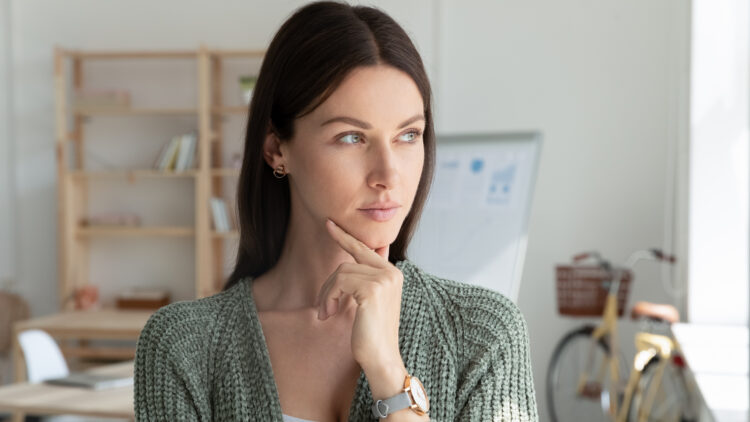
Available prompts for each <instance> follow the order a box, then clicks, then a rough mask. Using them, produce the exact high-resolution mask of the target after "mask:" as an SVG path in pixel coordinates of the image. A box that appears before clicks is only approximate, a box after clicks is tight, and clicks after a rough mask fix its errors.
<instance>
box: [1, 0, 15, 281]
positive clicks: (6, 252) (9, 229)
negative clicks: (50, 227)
mask: <svg viewBox="0 0 750 422" xmlns="http://www.w3.org/2000/svg"><path fill="white" fill-rule="evenodd" d="M10 23H11V20H10V0H0V203H2V204H6V206H2V207H0V287H2V286H8V285H10V283H11V281H12V280H13V279H14V276H15V261H14V259H13V255H14V244H15V236H14V231H13V220H14V218H13V207H14V205H15V204H16V202H15V195H14V192H13V190H14V188H15V183H14V182H13V170H14V168H15V166H14V164H15V163H14V161H13V159H12V156H13V146H14V143H13V142H12V141H11V140H12V136H13V126H12V123H13V121H12V120H11V117H10V116H11V103H12V98H11V96H10V93H11V89H10V88H11V86H10V83H11V74H10V70H11V69H10V67H11V63H10V58H11V56H10V48H9V47H10V43H11V40H10V36H11V26H10Z"/></svg>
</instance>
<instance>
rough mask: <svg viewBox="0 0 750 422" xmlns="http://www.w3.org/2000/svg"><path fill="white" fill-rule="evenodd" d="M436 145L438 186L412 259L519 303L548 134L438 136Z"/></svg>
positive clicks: (443, 275)
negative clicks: (529, 227) (536, 183)
mask: <svg viewBox="0 0 750 422" xmlns="http://www.w3.org/2000/svg"><path fill="white" fill-rule="evenodd" d="M436 143H437V147H436V160H435V173H434V176H433V183H432V186H431V188H430V193H429V195H428V199H427V202H426V203H425V208H424V210H423V212H422V217H421V219H420V221H419V224H418V226H417V229H416V230H415V232H414V236H413V237H412V241H411V243H410V245H409V248H408V258H409V260H411V261H413V262H414V263H415V264H417V265H418V266H419V267H420V268H422V269H423V270H425V271H426V272H428V273H430V274H432V275H435V276H437V277H440V278H448V279H452V280H455V281H460V282H464V283H469V284H475V285H479V286H484V287H487V288H490V289H492V290H495V291H498V292H500V293H502V294H504V295H505V296H507V297H508V298H510V299H511V300H512V301H513V302H517V300H518V291H519V288H520V283H521V272H522V271H523V262H524V257H525V255H526V239H527V231H528V221H529V214H530V211H531V199H532V197H533V191H534V184H535V182H536V175H537V169H538V165H539V157H540V153H541V148H542V135H541V133H540V132H518V133H494V134H467V135H443V136H441V135H438V136H437V139H436Z"/></svg>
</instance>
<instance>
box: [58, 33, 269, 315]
mask: <svg viewBox="0 0 750 422" xmlns="http://www.w3.org/2000/svg"><path fill="white" fill-rule="evenodd" d="M264 55H265V50H220V49H210V48H207V47H206V46H200V47H199V48H197V49H195V50H174V51H80V50H69V49H64V48H61V47H56V48H55V72H54V77H55V84H54V87H55V112H56V133H57V135H56V136H57V139H56V155H57V157H56V159H57V165H58V166H57V180H58V204H59V205H58V207H59V208H58V222H59V236H58V241H59V252H58V253H59V256H58V258H59V259H58V262H59V283H60V289H59V291H60V297H59V301H60V309H61V310H62V311H68V310H73V308H74V305H73V302H72V301H71V300H69V298H70V297H71V295H72V293H73V292H74V291H75V289H76V288H78V287H81V286H83V285H86V284H88V282H89V254H90V250H91V247H92V246H91V245H90V239H92V238H97V237H143V238H144V241H148V238H153V237H189V238H192V239H193V241H194V243H195V292H196V298H200V297H206V296H210V295H212V294H215V293H217V292H218V291H219V290H220V289H221V287H222V286H223V282H224V274H223V267H222V263H223V262H224V258H225V254H226V253H227V251H226V250H225V241H226V240H227V239H238V238H239V235H238V233H237V232H236V230H235V231H233V232H230V233H217V232H215V231H213V230H212V229H211V227H212V224H211V214H210V205H209V198H210V197H211V196H221V197H223V196H225V192H223V185H224V183H223V181H224V180H225V178H235V179H236V178H237V177H238V176H239V170H238V169H235V168H229V167H227V165H226V163H222V140H223V138H224V135H225V134H224V133H223V128H222V126H223V125H222V119H223V117H224V116H225V115H231V114H235V115H236V114H240V115H241V114H245V113H247V107H246V106H234V105H225V104H224V102H223V98H222V82H223V80H222V74H223V69H224V60H225V59H227V58H257V59H261V60H262V58H263V56H264ZM150 58H154V59H171V58H175V59H193V60H195V65H196V70H197V81H196V84H197V85H196V86H194V87H191V88H196V87H197V94H198V95H197V98H198V101H197V104H193V105H190V104H188V105H187V106H186V107H170V108H153V107H133V108H122V109H119V108H114V109H113V108H111V107H110V108H108V107H102V108H96V107H85V108H82V107H74V106H73V104H72V102H71V101H70V99H69V97H70V96H69V92H68V91H69V85H70V86H72V87H73V89H80V88H83V87H84V86H85V75H84V73H83V64H84V63H85V62H87V61H92V60H112V59H119V60H122V59H150ZM112 87H113V88H116V87H117V81H116V80H113V81H112ZM99 116H110V117H116V116H195V118H196V119H197V120H196V127H197V129H198V144H197V149H196V162H197V166H196V167H195V168H193V169H189V170H185V171H181V172H162V171H158V170H154V169H150V168H133V169H124V170H123V169H117V170H98V171H94V170H86V166H85V163H84V154H83V150H84V148H83V147H84V144H85V139H84V132H85V131H84V124H85V122H86V121H88V120H89V119H96V118H97V117H99ZM69 126H70V127H69ZM71 144H72V148H71ZM71 150H72V151H71ZM118 179H124V180H128V181H130V182H132V183H148V182H149V180H153V179H163V180H169V179H189V180H192V181H193V183H194V187H195V204H194V206H195V221H194V224H193V225H190V226H180V225H176V226H138V227H86V226H81V225H80V224H79V223H78V221H79V218H80V217H82V216H85V215H86V213H87V209H88V196H89V186H88V184H89V182H90V181H94V180H97V181H99V180H102V181H111V180H118ZM166 183H169V182H166ZM226 193H229V194H233V192H226Z"/></svg>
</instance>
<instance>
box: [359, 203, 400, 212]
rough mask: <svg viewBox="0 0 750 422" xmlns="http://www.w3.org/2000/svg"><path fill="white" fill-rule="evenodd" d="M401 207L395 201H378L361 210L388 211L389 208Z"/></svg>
mask: <svg viewBox="0 0 750 422" xmlns="http://www.w3.org/2000/svg"><path fill="white" fill-rule="evenodd" d="M400 206H401V204H399V203H398V202H395V201H378V202H373V203H370V204H367V205H365V206H364V207H362V208H360V209H361V210H373V209H380V210H386V209H389V208H398V207H400Z"/></svg>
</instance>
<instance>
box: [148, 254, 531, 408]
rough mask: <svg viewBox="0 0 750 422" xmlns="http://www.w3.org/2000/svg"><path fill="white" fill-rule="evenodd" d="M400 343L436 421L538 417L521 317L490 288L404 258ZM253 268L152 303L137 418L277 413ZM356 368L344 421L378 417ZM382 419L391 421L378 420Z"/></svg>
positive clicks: (514, 307)
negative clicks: (185, 296)
mask: <svg viewBox="0 0 750 422" xmlns="http://www.w3.org/2000/svg"><path fill="white" fill-rule="evenodd" d="M395 265H396V267H397V268H398V269H399V270H401V272H402V273H403V275H404V283H403V288H402V299H401V315H400V322H399V347H400V350H401V357H402V358H403V360H404V365H405V366H406V369H407V370H408V371H409V373H410V374H412V375H415V376H417V377H418V378H419V379H420V380H421V381H422V384H423V385H424V387H425V390H426V392H427V394H428V396H429V397H430V412H429V415H430V419H431V420H433V421H477V422H488V421H537V420H538V419H539V417H538V414H537V405H536V394H535V391H534V383H533V377H532V370H531V358H530V350H529V337H528V331H527V327H526V321H525V319H524V317H523V315H522V314H521V312H520V310H519V308H518V307H517V306H516V305H515V304H514V303H513V302H512V301H511V300H510V299H508V298H507V297H506V296H504V295H502V294H501V293H499V292H496V291H494V290H491V289H488V288H484V287H481V286H476V285H472V284H468V283H461V282H457V281H453V280H449V279H443V278H438V277H436V276H434V275H431V274H429V273H427V272H425V271H424V270H422V269H420V268H418V267H417V266H416V264H414V263H413V262H411V261H409V260H408V259H406V260H401V261H398V262H397V263H396V264H395ZM251 282H252V277H245V278H243V279H241V280H240V281H239V282H238V283H237V284H235V285H233V286H232V287H231V288H229V289H227V290H225V291H223V292H219V293H217V294H215V295H213V296H209V297H205V298H201V299H195V300H186V301H179V302H174V303H171V304H169V305H166V306H164V307H162V308H160V309H159V310H157V311H156V312H155V313H154V314H153V315H152V316H151V317H150V318H149V320H148V322H147V323H146V325H145V327H144V328H143V331H142V332H141V334H140V336H139V338H138V342H137V344H136V356H135V380H134V382H135V385H134V394H135V397H134V405H135V417H136V420H137V421H163V420H165V421H166V420H169V421H183V420H191V421H192V420H195V421H277V422H281V421H282V409H281V404H280V401H279V396H278V391H277V389H276V382H275V380H274V377H273V372H272V369H271V360H270V357H269V354H268V349H267V345H266V342H265V337H264V336H263V332H262V330H261V325H260V322H259V320H258V316H257V309H256V307H255V303H254V300H253V298H252V291H251V289H250V287H251V285H250V283H251ZM372 403H373V401H372V395H371V390H370V387H369V384H368V382H367V377H366V376H365V373H364V372H363V371H362V372H361V373H360V377H359V380H358V381H357V387H356V390H355V394H354V400H353V401H352V403H351V410H350V414H349V421H352V422H355V421H377V419H376V418H375V417H374V416H373V414H372V411H371V410H370V407H371V406H372ZM384 420H387V418H386V419H384Z"/></svg>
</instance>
